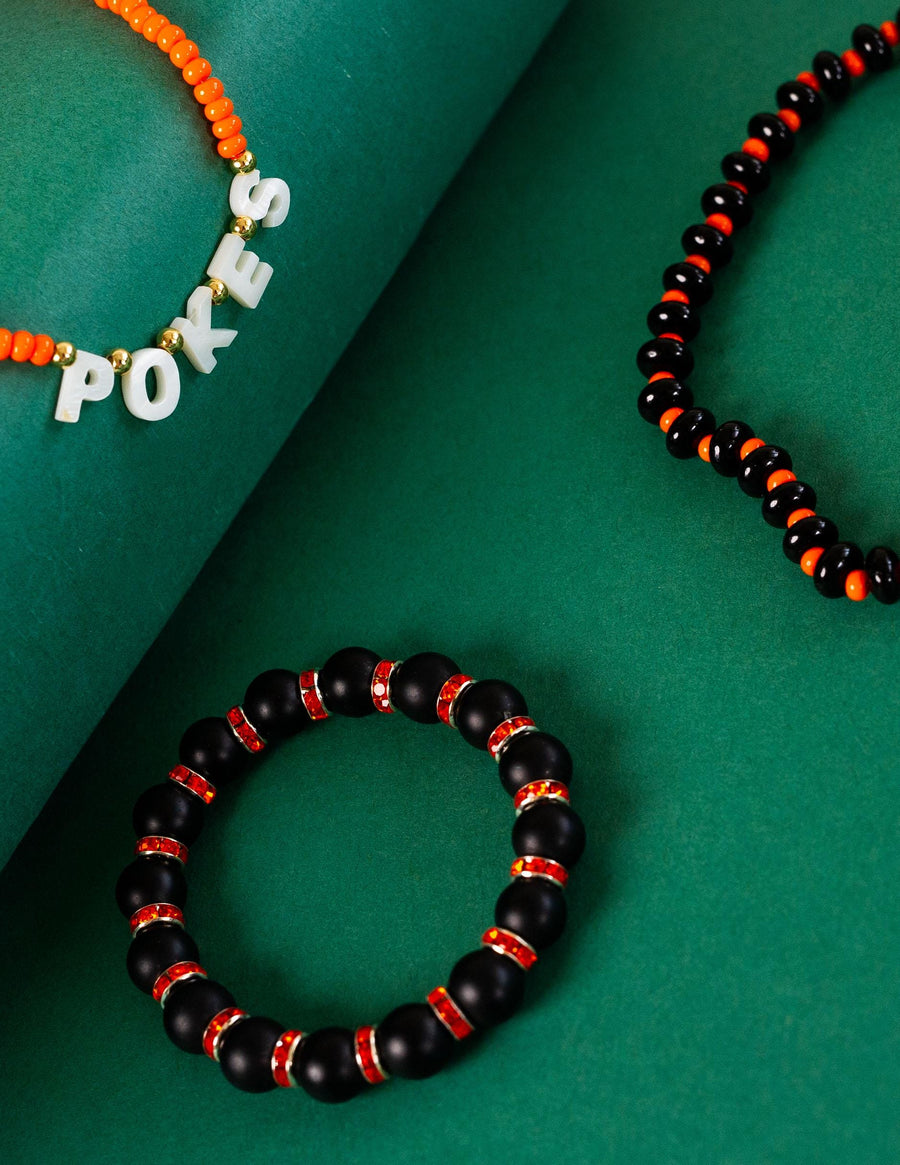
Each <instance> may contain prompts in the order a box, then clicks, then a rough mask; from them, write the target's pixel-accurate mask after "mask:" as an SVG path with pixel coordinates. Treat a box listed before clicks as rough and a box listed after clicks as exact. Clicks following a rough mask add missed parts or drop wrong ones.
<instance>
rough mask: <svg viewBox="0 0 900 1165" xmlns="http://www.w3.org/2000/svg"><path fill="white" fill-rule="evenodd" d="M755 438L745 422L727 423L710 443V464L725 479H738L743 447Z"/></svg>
mask: <svg viewBox="0 0 900 1165" xmlns="http://www.w3.org/2000/svg"><path fill="white" fill-rule="evenodd" d="M752 436H753V430H752V429H751V428H750V426H749V425H746V424H744V422H743V421H725V423H724V424H722V425H719V427H718V429H716V431H715V432H714V433H713V435H712V440H711V441H710V443H709V463H710V465H711V466H712V467H713V469H714V470H715V471H716V473H721V475H722V476H723V477H737V475H738V471H739V470H740V468H741V446H742V445H743V444H744V442H745V441H749V440H750V438H751V437H752Z"/></svg>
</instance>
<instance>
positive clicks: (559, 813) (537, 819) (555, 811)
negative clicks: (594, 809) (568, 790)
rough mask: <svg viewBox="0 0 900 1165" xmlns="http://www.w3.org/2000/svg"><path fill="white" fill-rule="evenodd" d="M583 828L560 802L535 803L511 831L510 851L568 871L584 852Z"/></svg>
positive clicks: (577, 819) (542, 801)
mask: <svg viewBox="0 0 900 1165" xmlns="http://www.w3.org/2000/svg"><path fill="white" fill-rule="evenodd" d="M584 840H585V839H584V825H583V823H582V820H581V818H580V817H579V816H578V814H577V813H576V812H575V810H574V809H572V808H571V807H570V806H569V805H565V804H563V802H561V801H545V800H541V801H537V802H535V803H534V804H533V805H530V806H529V807H528V808H527V809H526V810H524V811H523V812H522V813H520V814H519V816H518V817H517V818H516V823H515V825H514V826H513V831H512V843H513V849H514V850H515V851H516V854H517V855H518V856H519V857H524V856H526V855H528V854H531V855H534V856H536V857H541V858H552V860H553V861H555V862H559V863H560V864H561V865H563V866H565V867H566V869H567V870H570V869H571V868H572V867H573V866H574V865H575V864H576V863H577V861H578V859H579V858H580V857H581V855H582V853H583V852H584Z"/></svg>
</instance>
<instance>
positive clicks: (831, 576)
mask: <svg viewBox="0 0 900 1165" xmlns="http://www.w3.org/2000/svg"><path fill="white" fill-rule="evenodd" d="M898 23H900V11H898V13H897V18H896V20H887V21H885V22H884V24H882V25H881V27H880V28H877V29H876V28H874V27H873V26H872V25H870V24H860V25H858V26H857V27H856V28H855V29H854V30H853V35H852V38H851V39H852V43H853V48H851V49H848V50H847V51H846V52H844V53H842V54H841V55H840V56H838V55H837V54H836V53H831V52H820V53H816V55H815V57H814V58H813V67H812V71H811V72H803V73H800V75H799V76H798V77H797V79H796V80H795V81H788V82H786V83H785V84H784V85H781V86H780V87H779V88H778V91H777V93H776V95H775V97H776V101H777V102H778V106H779V109H778V113H777V114H773V113H757V114H756V115H755V116H754V117H751V119H750V123H749V126H748V132H749V134H750V136H749V138H748V139H747V140H746V141H745V142H744V144H743V146H742V147H741V149H740V150H739V151H736V152H734V153H731V154H727V155H726V156H725V157H724V158H723V159H722V174H723V176H724V178H725V181H724V182H720V183H717V184H716V185H714V186H710V187H709V188H708V189H707V190H705V191H704V192H703V196H702V198H701V200H700V204H701V207H702V209H703V213H704V214H705V215H706V216H707V217H706V221H705V222H704V223H702V224H699V225H697V226H691V227H688V229H687V230H686V231H685V232H684V235H683V236H682V240H681V241H682V245H683V246H684V248H685V251H686V258H685V259H684V261H683V262H681V263H676V264H674V265H673V266H671V267H668V268H667V269H666V271H665V272H664V274H663V287H664V289H665V290H664V294H663V297H662V302H660V303H658V304H656V305H655V306H654V307H652V308H651V309H650V313H649V315H648V316H647V325H648V327H649V328H650V331H651V333H652V334H653V336H654V337H655V338H654V339H653V340H650V341H648V342H647V343H646V344H644V345H643V346H642V347H641V348H640V350H639V351H638V354H637V364H638V368H639V369H640V370H641V372H642V373H643V374H644V375H645V376H646V377H648V379H649V383H648V384H647V386H646V388H645V389H644V390H643V391H642V392H641V394H640V396H639V397H638V411H639V412H640V414H641V416H642V417H643V418H644V420H645V421H649V422H650V424H653V425H659V427H660V428H661V429H662V431H663V432H664V433H665V434H666V448H667V449H668V451H669V452H670V453H671V454H672V456H673V457H677V458H682V459H687V458H690V457H696V456H699V457H700V458H701V459H702V460H704V461H707V462H709V463H710V464H711V465H712V467H713V468H714V469H715V470H716V472H717V473H719V474H721V475H722V476H723V477H734V478H737V482H738V485H739V486H740V488H741V489H742V490H743V491H744V493H746V494H749V496H750V497H754V498H762V515H763V518H764V519H765V521H766V522H768V524H769V525H770V526H775V527H777V528H779V529H782V530H784V531H785V534H784V540H783V548H784V553H785V555H786V556H787V558H788V559H790V561H791V562H794V563H798V564H799V566H800V568H801V570H802V571H803V572H804V573H805V574H807V575H810V576H811V577H812V580H813V583H814V584H815V587H816V590H817V591H818V592H819V594H821V595H825V596H826V597H827V598H834V599H836V598H841V597H842V596H845V595H846V596H847V598H850V599H854V600H857V601H859V600H862V599H865V598H866V596H867V595H868V594H869V593H870V592H871V593H872V594H873V595H874V596H875V597H876V598H877V599H878V600H880V601H881V602H882V603H895V602H896V601H897V599H898V598H900V557H898V555H897V553H896V551H894V550H891V549H890V548H889V547H887V546H876V547H875V548H874V549H872V550H870V551H869V553H868V555H864V553H863V551H862V550H861V549H860V548H859V546H857V545H856V543H854V542H842V541H840V536H839V534H838V529H837V526H836V525H835V524H834V522H832V521H830V520H829V519H828V518H823V517H821V516H820V515H819V514H818V513H817V512H816V492H815V490H814V489H813V487H812V486H811V485H807V484H806V483H805V482H800V481H797V478H796V475H795V474H794V472H793V469H792V467H791V458H790V455H789V454H788V453H787V452H786V451H785V450H784V449H781V448H779V447H778V446H777V445H768V444H766V442H764V441H762V440H761V439H760V438H759V437H757V436H755V434H754V432H753V430H752V429H751V428H750V426H749V425H747V424H744V422H743V421H726V422H725V423H724V424H723V425H717V423H716V420H715V418H714V417H713V415H712V413H711V412H709V411H708V410H707V409H704V408H695V407H694V398H693V394H692V393H691V390H690V388H688V386H687V385H686V384H685V383H684V379H685V377H687V376H689V375H690V374H691V371H692V370H693V367H694V357H693V354H692V352H691V350H690V348H689V347H688V344H689V342H690V341H691V340H693V339H694V338H695V336H696V335H697V333H698V331H699V330H700V318H699V314H698V312H699V308H700V307H702V306H703V304H705V303H706V302H707V301H708V300H709V298H710V296H711V295H712V292H713V283H712V272H713V271H714V270H716V269H718V268H720V267H724V266H725V265H726V264H727V263H728V262H729V261H730V259H731V255H732V244H731V235H732V234H733V232H734V231H735V230H737V229H739V228H740V227H743V226H746V224H747V223H748V222H749V221H750V219H751V218H752V216H753V199H754V197H755V195H757V194H759V193H761V192H762V191H763V190H765V189H766V187H767V186H768V185H769V178H770V173H769V166H770V163H772V162H778V161H781V160H782V159H783V158H786V157H787V156H788V155H789V154H790V153H791V151H792V150H793V148H794V135H795V134H796V133H798V132H799V130H801V129H804V128H806V127H807V126H809V125H812V124H813V123H814V122H817V121H818V120H819V119H820V118H821V116H822V113H823V110H824V108H825V103H824V101H823V99H822V95H823V94H824V95H825V96H826V97H828V98H829V99H830V100H831V101H834V102H841V101H843V100H844V99H845V98H847V97H848V96H849V95H850V92H851V89H852V79H853V78H854V77H862V76H863V75H864V74H865V73H867V72H869V73H881V72H884V70H886V69H888V68H890V66H891V65H892V64H893V50H894V48H895V47H896V46H897V44H898V43H900V31H898Z"/></svg>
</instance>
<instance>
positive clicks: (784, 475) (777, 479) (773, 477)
mask: <svg viewBox="0 0 900 1165" xmlns="http://www.w3.org/2000/svg"><path fill="white" fill-rule="evenodd" d="M796 480H797V475H796V473H792V472H791V470H790V469H776V470H775V472H774V473H770V474H769V478H768V480H767V481H766V490H767V491H768V492H769V493H771V492H772V490H773V489H775V487H776V486H778V485H784V483H785V482H786V481H796Z"/></svg>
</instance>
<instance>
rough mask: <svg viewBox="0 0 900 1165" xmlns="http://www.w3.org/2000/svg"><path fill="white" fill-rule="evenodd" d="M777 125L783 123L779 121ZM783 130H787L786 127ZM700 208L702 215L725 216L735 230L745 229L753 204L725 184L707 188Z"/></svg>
mask: <svg viewBox="0 0 900 1165" xmlns="http://www.w3.org/2000/svg"><path fill="white" fill-rule="evenodd" d="M776 120H778V119H777V118H776ZM779 124H783V123H781V122H780V121H779ZM784 128H785V129H787V126H785V127H784ZM700 207H701V209H702V210H703V213H704V214H725V215H727V216H728V217H729V218H730V219H731V221H732V222H733V223H734V226H735V229H736V230H737V229H740V227H745V226H746V225H747V223H748V222H750V220H751V219H752V218H753V203H752V202H751V201H750V196H749V195H748V194H745V193H744V192H743V190H738V188H737V187H736V186H729V185H728V183H727V182H717V183H716V184H715V185H714V186H707V188H706V189H705V190H704V191H703V194H702V195H701V197H700Z"/></svg>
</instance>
